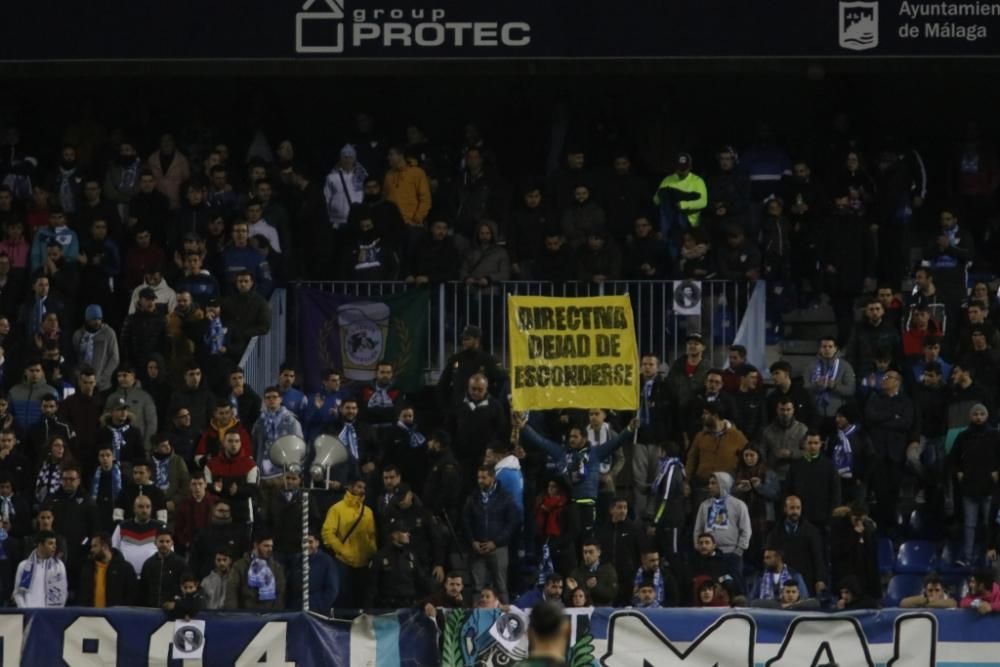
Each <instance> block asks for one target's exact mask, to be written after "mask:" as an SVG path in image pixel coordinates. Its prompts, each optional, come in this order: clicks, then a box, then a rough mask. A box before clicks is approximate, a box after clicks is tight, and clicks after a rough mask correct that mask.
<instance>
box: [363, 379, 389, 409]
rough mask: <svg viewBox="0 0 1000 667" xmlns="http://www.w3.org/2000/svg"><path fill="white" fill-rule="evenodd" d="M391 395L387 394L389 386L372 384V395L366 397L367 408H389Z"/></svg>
mask: <svg viewBox="0 0 1000 667" xmlns="http://www.w3.org/2000/svg"><path fill="white" fill-rule="evenodd" d="M392 405H393V404H392V397H391V396H389V387H380V386H378V385H377V384H376V385H372V395H371V398H369V399H368V407H369V408H391V407H392Z"/></svg>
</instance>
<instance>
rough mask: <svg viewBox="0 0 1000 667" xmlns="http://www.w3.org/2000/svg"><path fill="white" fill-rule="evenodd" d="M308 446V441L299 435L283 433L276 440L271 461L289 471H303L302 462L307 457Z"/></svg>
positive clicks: (269, 454)
mask: <svg viewBox="0 0 1000 667" xmlns="http://www.w3.org/2000/svg"><path fill="white" fill-rule="evenodd" d="M306 450H308V446H307V445H306V441H305V440H303V439H302V438H300V437H299V436H297V435H283V436H281V437H280V438H278V439H277V440H275V441H274V444H273V445H271V449H270V450H269V451H268V456H270V457H271V463H273V464H275V465H279V466H281V467H283V468H284V469H285V470H288V471H289V472H297V473H301V472H302V462H303V461H304V460H305V458H306Z"/></svg>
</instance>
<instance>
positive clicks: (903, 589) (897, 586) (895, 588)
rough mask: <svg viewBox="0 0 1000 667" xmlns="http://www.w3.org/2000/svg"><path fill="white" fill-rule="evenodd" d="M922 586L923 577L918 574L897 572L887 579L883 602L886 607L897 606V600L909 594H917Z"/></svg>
mask: <svg viewBox="0 0 1000 667" xmlns="http://www.w3.org/2000/svg"><path fill="white" fill-rule="evenodd" d="M923 587H924V578H923V577H922V576H921V575H919V574H897V575H896V576H894V577H893V578H892V579H890V580H889V587H888V588H887V589H886V592H885V599H884V600H883V604H884V605H885V606H886V607H898V606H899V601H900V600H902V599H903V598H905V597H909V596H911V595H917V594H919V593H920V591H922V590H923Z"/></svg>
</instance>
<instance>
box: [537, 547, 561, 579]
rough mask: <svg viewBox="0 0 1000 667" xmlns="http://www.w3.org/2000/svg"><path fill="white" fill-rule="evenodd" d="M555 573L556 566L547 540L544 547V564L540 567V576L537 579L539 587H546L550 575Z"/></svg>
mask: <svg viewBox="0 0 1000 667" xmlns="http://www.w3.org/2000/svg"><path fill="white" fill-rule="evenodd" d="M555 571H556V566H555V564H554V563H553V562H552V549H550V548H549V541H548V540H545V544H543V545H542V562H541V563H539V565H538V576H537V577H536V578H535V584H536V585H537V586H539V587H541V586H545V582H546V581H548V579H549V575H550V574H552V573H553V572H555Z"/></svg>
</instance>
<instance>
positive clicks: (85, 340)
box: [80, 329, 100, 366]
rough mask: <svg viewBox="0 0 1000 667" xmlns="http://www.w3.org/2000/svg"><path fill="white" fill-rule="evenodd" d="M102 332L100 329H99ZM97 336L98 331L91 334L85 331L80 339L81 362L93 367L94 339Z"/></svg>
mask: <svg viewBox="0 0 1000 667" xmlns="http://www.w3.org/2000/svg"><path fill="white" fill-rule="evenodd" d="M98 331H100V329H98ZM96 336H97V331H94V332H93V333H91V332H90V331H87V330H84V332H83V336H81V337H80V361H82V362H83V363H85V364H87V365H88V366H92V365H93V364H94V338H95V337H96Z"/></svg>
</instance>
